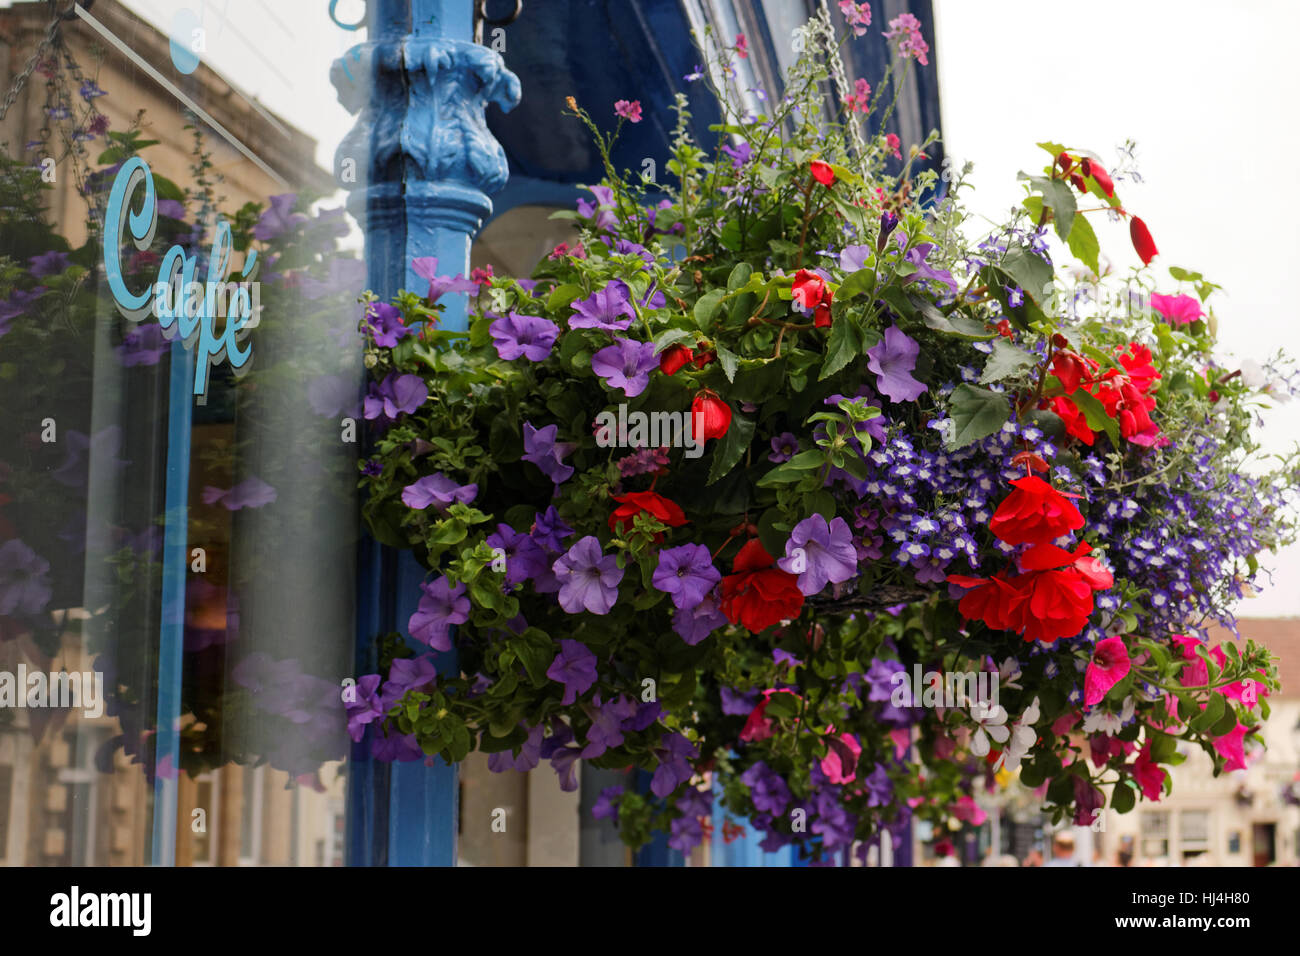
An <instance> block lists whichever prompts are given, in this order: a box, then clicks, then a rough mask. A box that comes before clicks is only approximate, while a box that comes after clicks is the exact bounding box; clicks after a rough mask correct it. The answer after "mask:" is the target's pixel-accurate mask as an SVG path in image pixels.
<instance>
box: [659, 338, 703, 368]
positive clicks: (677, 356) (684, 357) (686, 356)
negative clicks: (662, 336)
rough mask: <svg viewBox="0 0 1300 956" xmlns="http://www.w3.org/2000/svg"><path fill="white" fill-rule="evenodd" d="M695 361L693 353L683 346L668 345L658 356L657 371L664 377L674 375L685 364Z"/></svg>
mask: <svg viewBox="0 0 1300 956" xmlns="http://www.w3.org/2000/svg"><path fill="white" fill-rule="evenodd" d="M694 361H695V353H694V352H692V351H691V350H690V349H688V348H687V347H686V346H685V345H670V346H669V347H668V348H666V349H664V351H663V354H662V355H660V356H659V371H661V372H663V373H664V374H665V375H676V374H677V373H678V372H679V371H681V368H682V366H683V365H685V364H686V363H687V362H694Z"/></svg>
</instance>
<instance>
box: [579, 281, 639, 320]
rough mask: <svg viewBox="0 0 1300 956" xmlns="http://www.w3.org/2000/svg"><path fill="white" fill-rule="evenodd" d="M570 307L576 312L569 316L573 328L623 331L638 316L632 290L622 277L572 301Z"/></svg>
mask: <svg viewBox="0 0 1300 956" xmlns="http://www.w3.org/2000/svg"><path fill="white" fill-rule="evenodd" d="M570 307H571V308H572V309H573V313H574V314H573V315H571V316H570V317H569V328H571V329H601V330H602V331H605V332H622V331H623V330H624V329H626V328H627V327H628V325H630V324H631V322H632V320H633V319H634V318H636V313H635V312H634V311H633V309H632V293H631V290H630V289H629V288H628V287H627V283H626V282H624V281H623V280H622V279H614V280H613V281H612V282H609V283H608V284H606V286H605V287H604V288H603V289H597V290H596V291H595V292H593V293H592V294H591V295H590V296H588V297H587V298H585V299H578V300H576V301H574V302H572V303H570Z"/></svg>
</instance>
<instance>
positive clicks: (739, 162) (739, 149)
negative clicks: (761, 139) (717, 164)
mask: <svg viewBox="0 0 1300 956" xmlns="http://www.w3.org/2000/svg"><path fill="white" fill-rule="evenodd" d="M722 151H723V152H724V153H726V154H727V155H728V156H730V157H731V165H732V167H733V168H735V169H740V167H741V166H744V165H745V164H746V163H747V162H749V161H750V159H752V158H753V156H754V148H753V147H752V146H750V145H749V140H746V139H742V140H741V141H740V143H739V144H738V145H736V146H731V145H727V144H724V145H723V147H722Z"/></svg>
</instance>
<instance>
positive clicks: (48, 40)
mask: <svg viewBox="0 0 1300 956" xmlns="http://www.w3.org/2000/svg"><path fill="white" fill-rule="evenodd" d="M60 23H62V18H60V17H57V16H56V17H55V18H54V19H53V20H51V21H50V25H49V26H48V27H46V28H45V38H44V39H43V40H41V42H40V44H39V45H38V46H37V47H36V52H35V53H33V54H32V55H31V57H30V58H29V59H28V60H27V66H25V67H24V68H23V71H22V72H21V73H19V74H18V75H17V76H16V77H14V81H13V83H12V84H10V86H9V92H8V93H7V94H5V99H4V102H3V103H0V120H3V119H4V118H5V114H6V113H8V112H9V109H10V107H12V106H13V105H14V103H15V102H16V101H17V99H18V94H19V93H21V92H22V91H23V87H24V86H26V85H27V81H28V80H29V79H30V78H31V75H32V74H33V73H35V72H36V66H37V64H38V63H40V62H41V60H42V59H43V58H44V56H45V54H46V52H47V51H48V50H49V48H50V47H52V46H53V45H54V42H55V38H56V37H57V36H58V33H59V24H60Z"/></svg>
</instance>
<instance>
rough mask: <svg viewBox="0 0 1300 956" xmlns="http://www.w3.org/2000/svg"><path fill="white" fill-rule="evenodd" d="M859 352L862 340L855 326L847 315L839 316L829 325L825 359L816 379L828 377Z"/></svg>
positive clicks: (821, 379) (860, 352)
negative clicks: (829, 332)
mask: <svg viewBox="0 0 1300 956" xmlns="http://www.w3.org/2000/svg"><path fill="white" fill-rule="evenodd" d="M861 354H862V340H861V339H859V338H858V330H857V327H856V326H855V325H854V324H853V322H852V320H851V319H850V318H849V317H848V316H847V315H845V316H841V317H840V319H839V320H838V321H837V322H835V323H834V324H832V325H831V334H830V335H829V336H827V338H826V361H825V362H823V363H822V372H821V374H820V375H818V376H817V381H819V382H820V381H823V380H825V379H827V378H830V377H831V376H832V375H834V374H835V373H836V372H838V371H839V370H840V369H842V368H843V367H844V366H846V365H848V364H849V362H851V361H853V360H854V359H855V358H857V357H858V356H859V355H861Z"/></svg>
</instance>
